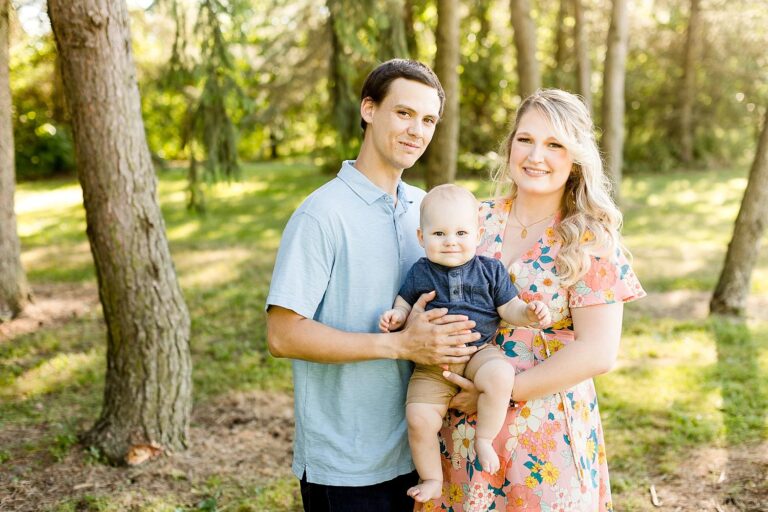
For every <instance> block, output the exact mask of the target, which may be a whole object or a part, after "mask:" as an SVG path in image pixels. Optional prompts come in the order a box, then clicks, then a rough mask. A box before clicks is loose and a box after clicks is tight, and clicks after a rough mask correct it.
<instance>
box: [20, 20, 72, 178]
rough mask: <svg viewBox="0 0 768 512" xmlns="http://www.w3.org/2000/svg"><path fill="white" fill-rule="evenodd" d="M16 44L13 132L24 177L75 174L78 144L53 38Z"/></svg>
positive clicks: (24, 37) (47, 36)
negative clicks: (74, 140)
mask: <svg viewBox="0 0 768 512" xmlns="http://www.w3.org/2000/svg"><path fill="white" fill-rule="evenodd" d="M20 35H22V40H21V41H19V42H16V43H15V44H13V45H12V52H11V55H12V58H11V62H10V73H11V93H12V95H13V104H14V109H13V113H12V115H13V132H14V147H15V156H16V172H17V176H18V179H19V180H25V179H39V178H45V177H50V176H54V175H60V174H66V173H71V172H72V171H73V169H74V148H73V145H72V135H71V133H70V130H69V124H68V119H66V117H65V115H64V106H63V103H64V101H63V96H62V85H61V77H60V76H59V74H58V72H57V70H56V55H55V45H54V41H53V36H52V35H51V34H48V35H46V36H44V37H40V38H37V39H34V38H29V37H26V36H25V35H24V34H23V33H21V34H20Z"/></svg>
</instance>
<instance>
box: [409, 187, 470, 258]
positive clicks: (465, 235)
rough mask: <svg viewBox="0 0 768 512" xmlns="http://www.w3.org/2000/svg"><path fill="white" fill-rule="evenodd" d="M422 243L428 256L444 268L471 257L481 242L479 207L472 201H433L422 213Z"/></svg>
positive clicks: (420, 237) (420, 235)
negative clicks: (478, 218)
mask: <svg viewBox="0 0 768 512" xmlns="http://www.w3.org/2000/svg"><path fill="white" fill-rule="evenodd" d="M423 215H424V218H423V219H422V223H421V229H420V230H419V232H418V234H419V243H421V246H422V247H424V250H425V252H426V253H427V258H428V259H429V261H431V262H433V263H437V264H439V265H443V266H445V267H458V266H459V265H463V264H464V263H466V262H468V261H469V260H471V259H472V257H473V256H474V255H475V250H476V249H477V244H478V243H479V241H480V230H479V228H478V221H477V206H476V205H475V204H473V203H472V202H470V201H458V202H449V201H443V200H439V201H433V202H432V203H430V205H429V207H428V208H426V209H425V211H424V212H423Z"/></svg>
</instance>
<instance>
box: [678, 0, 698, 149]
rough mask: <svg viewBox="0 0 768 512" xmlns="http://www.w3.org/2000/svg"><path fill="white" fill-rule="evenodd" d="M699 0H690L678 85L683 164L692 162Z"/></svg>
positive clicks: (680, 141)
mask: <svg viewBox="0 0 768 512" xmlns="http://www.w3.org/2000/svg"><path fill="white" fill-rule="evenodd" d="M700 25H701V16H700V10H699V0H691V12H690V15H689V17H688V30H687V33H686V37H685V52H684V54H683V76H682V83H681V84H680V133H679V144H680V160H681V161H682V162H683V163H684V164H689V163H691V162H692V161H693V132H694V129H693V104H694V102H695V99H696V62H697V59H698V47H699V38H700V34H699V32H701V27H700Z"/></svg>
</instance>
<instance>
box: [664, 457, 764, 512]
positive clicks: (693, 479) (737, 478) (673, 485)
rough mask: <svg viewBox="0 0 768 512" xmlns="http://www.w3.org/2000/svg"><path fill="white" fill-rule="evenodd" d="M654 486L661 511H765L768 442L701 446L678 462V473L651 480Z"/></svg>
mask: <svg viewBox="0 0 768 512" xmlns="http://www.w3.org/2000/svg"><path fill="white" fill-rule="evenodd" d="M654 488H655V491H656V494H657V497H658V500H659V504H660V505H661V506H660V507H659V509H660V510H672V511H678V510H679V511H705V510H706V511H713V512H742V511H750V512H758V511H763V512H764V511H766V510H768V443H763V444H759V445H752V446H739V447H737V448H703V449H701V450H698V451H696V452H695V453H693V454H691V456H690V457H688V458H687V460H686V462H685V464H681V471H680V472H679V473H678V474H675V475H673V476H672V477H668V478H666V479H664V480H662V479H659V480H657V481H656V482H654ZM649 501H650V491H649ZM649 510H650V508H649Z"/></svg>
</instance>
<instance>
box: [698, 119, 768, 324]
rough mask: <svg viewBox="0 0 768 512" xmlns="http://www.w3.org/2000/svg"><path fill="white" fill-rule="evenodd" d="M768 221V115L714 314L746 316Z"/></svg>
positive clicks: (713, 303) (711, 305)
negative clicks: (748, 297)
mask: <svg viewBox="0 0 768 512" xmlns="http://www.w3.org/2000/svg"><path fill="white" fill-rule="evenodd" d="M767 218H768V114H766V116H765V120H764V122H763V131H762V134H761V135H760V140H759V141H758V144H757V152H756V153H755V160H754V161H753V162H752V169H751V170H750V171H749V181H748V182H747V188H746V190H745V191H744V198H743V199H742V200H741V208H740V209H739V215H738V216H737V217H736V223H735V225H734V228H733V238H731V243H730V244H728V253H727V254H726V256H725V264H724V265H723V271H722V272H721V273H720V279H719V280H718V282H717V287H716V288H715V293H714V295H713V296H712V301H711V302H710V303H709V311H710V312H711V313H713V314H726V315H743V314H744V312H745V310H746V305H747V296H748V295H749V281H750V278H751V276H752V270H753V269H754V267H755V261H756V260H757V256H758V254H759V253H760V240H761V238H762V237H763V233H764V232H765V224H766V219H767Z"/></svg>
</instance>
